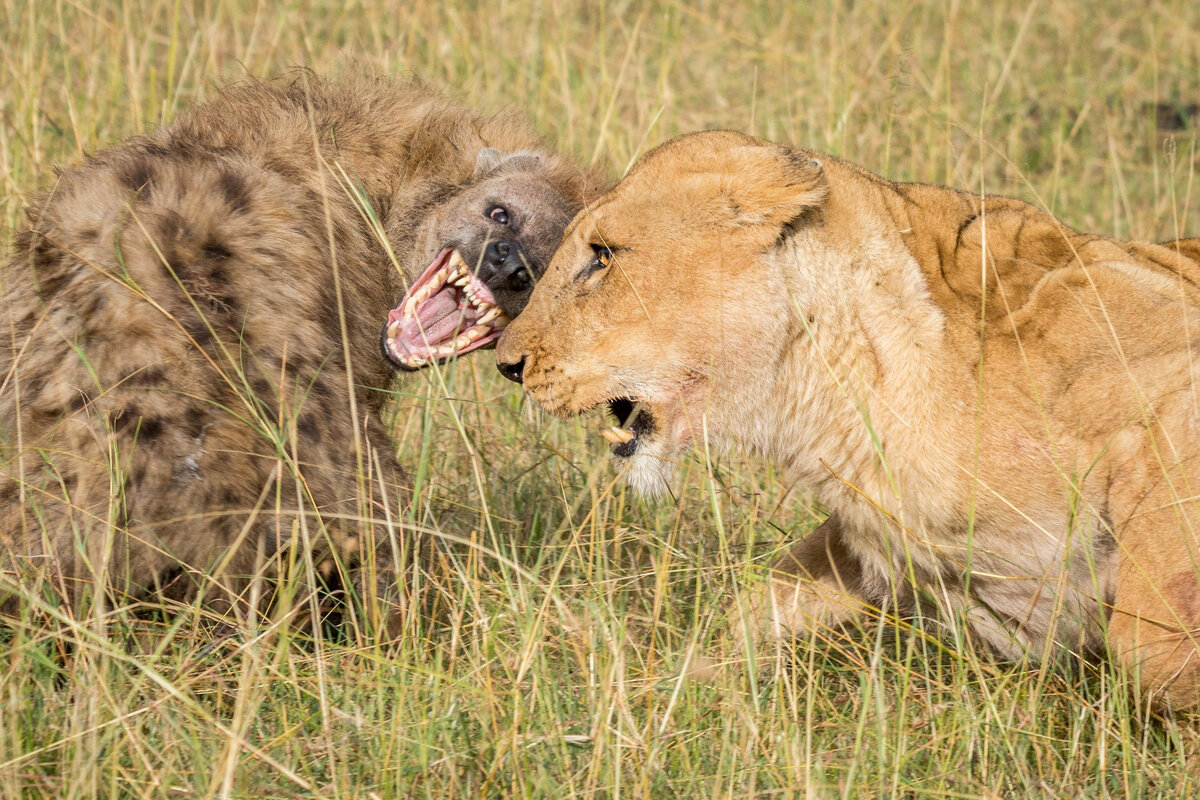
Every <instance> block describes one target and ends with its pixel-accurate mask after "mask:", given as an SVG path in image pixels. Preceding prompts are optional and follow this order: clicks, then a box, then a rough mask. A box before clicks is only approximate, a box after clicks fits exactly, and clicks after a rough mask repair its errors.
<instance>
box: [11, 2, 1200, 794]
mask: <svg viewBox="0 0 1200 800" xmlns="http://www.w3.org/2000/svg"><path fill="white" fill-rule="evenodd" d="M0 42H3V45H2V46H0V182H2V183H0V186H2V189H0V233H2V234H3V238H4V240H5V241H6V242H7V241H9V240H10V239H11V233H12V231H13V229H14V228H15V226H16V224H17V222H18V220H19V219H20V216H21V212H22V207H23V206H24V204H25V203H26V202H27V200H28V198H29V195H30V192H31V191H33V190H35V189H38V188H44V187H45V186H47V185H48V183H49V181H50V180H51V179H52V176H53V168H54V165H55V164H57V163H69V162H72V161H76V160H78V159H79V158H80V157H81V154H82V153H85V152H89V151H94V150H95V149H97V148H99V147H102V146H103V145H105V144H106V143H109V142H112V141H115V140H117V139H119V138H121V137H124V136H127V135H130V134H133V133H136V132H139V131H142V130H144V129H146V128H147V127H149V126H152V125H154V124H157V123H159V122H161V121H163V120H166V119H170V118H171V117H172V116H173V115H174V114H175V113H176V112H177V111H178V110H179V109H180V108H181V107H182V106H183V105H184V104H186V103H189V102H192V101H195V100H198V99H201V98H203V97H204V96H205V95H206V94H208V93H209V92H210V91H211V90H212V88H213V86H215V85H217V84H218V83H220V82H222V81H224V80H229V79H235V78H237V77H238V76H241V75H243V74H246V73H250V74H254V75H269V74H272V73H276V72H279V71H281V70H283V69H285V68H287V67H289V66H292V65H294V64H307V65H309V66H311V67H313V68H314V69H316V70H318V71H321V72H336V71H338V70H339V69H344V68H346V67H347V65H349V64H350V63H351V62H352V61H358V62H360V63H362V64H365V65H368V66H371V67H375V68H379V69H383V70H387V71H393V72H405V71H412V72H416V73H418V74H420V75H422V76H424V77H426V78H427V79H428V80H430V81H432V82H433V83H435V84H438V85H441V86H444V87H448V88H450V89H452V90H453V91H455V92H457V93H458V94H459V95H460V96H461V97H462V98H463V99H464V100H466V101H468V102H471V103H475V104H480V105H484V106H489V107H495V108H498V107H515V108H518V109H521V110H523V111H524V112H525V113H526V114H527V115H528V116H529V117H530V119H531V120H532V121H533V122H534V123H535V124H536V125H537V126H538V127H539V128H540V129H541V130H542V131H544V132H545V133H546V134H547V135H548V136H550V137H551V139H552V140H553V141H554V142H556V143H557V144H558V145H559V146H560V147H562V148H563V149H565V150H568V151H571V152H574V153H576V154H578V156H579V157H580V158H581V159H582V160H584V161H600V162H603V163H605V164H607V165H608V167H609V168H610V169H611V170H612V171H613V172H614V174H619V173H620V172H621V171H622V170H623V169H624V168H625V167H626V166H627V165H628V164H629V163H630V162H631V161H632V160H633V159H635V158H636V157H637V155H638V154H639V153H641V152H644V151H645V150H646V149H647V148H649V147H650V146H653V145H654V144H656V143H658V142H660V141H662V140H663V139H665V138H667V137H669V136H672V135H674V134H676V133H680V132H684V131H688V130H694V129H697V128H707V127H724V128H738V129H743V130H747V131H750V132H752V133H755V134H758V135H760V136H764V137H767V138H773V139H779V140H786V141H792V142H795V143H799V144H804V145H807V146H810V147H813V148H816V149H818V150H824V151H828V152H832V153H835V154H837V155H840V156H843V157H846V158H849V159H851V160H854V161H856V162H858V163H860V164H862V165H864V166H866V167H867V168H869V169H872V170H875V171H878V172H882V173H884V174H886V175H888V176H889V177H892V178H895V179H907V180H921V181H931V182H938V183H948V184H951V185H955V186H961V187H964V188H969V189H972V190H975V191H985V192H988V193H1003V194H1011V195H1016V196H1019V197H1023V198H1025V199H1028V200H1031V201H1033V202H1035V203H1038V204H1039V205H1042V206H1043V207H1045V208H1047V209H1049V210H1051V211H1053V212H1054V213H1056V214H1058V215H1060V216H1061V217H1062V218H1063V219H1064V220H1065V221H1066V222H1067V223H1068V224H1070V225H1072V226H1074V227H1076V228H1080V229H1085V230H1095V231H1099V232H1107V233H1112V234H1115V235H1118V236H1122V237H1127V238H1145V239H1165V238H1173V237H1176V236H1179V235H1185V234H1187V233H1191V234H1192V235H1200V214H1198V212H1197V205H1198V202H1197V190H1196V189H1195V188H1194V186H1193V184H1194V180H1195V172H1196V165H1197V163H1198V158H1197V153H1196V145H1197V141H1196V135H1195V127H1194V125H1195V122H1194V121H1193V122H1192V124H1191V126H1189V127H1186V128H1185V129H1183V130H1163V129H1161V128H1160V122H1166V123H1168V124H1167V125H1166V127H1168V128H1169V127H1172V125H1171V124H1170V123H1171V120H1170V119H1166V118H1168V117H1170V116H1171V114H1170V113H1169V112H1170V111H1171V110H1172V109H1186V107H1187V104H1189V103H1197V102H1200V5H1197V4H1196V3H1195V2H1191V1H1190V0H1176V1H1169V0H1163V1H1161V2H1152V3H1150V4H1148V5H1144V4H1129V3H1116V2H1108V1H1107V0H1106V1H1105V2H1098V3H1097V2H1056V3H1048V2H1042V3H1031V4H1015V3H1014V4H1010V3H994V4H981V3H980V4H977V3H968V2H959V0H946V2H941V3H939V2H932V1H929V0H926V1H924V2H913V3H910V4H907V5H902V4H897V3H892V2H885V1H884V0H854V2H841V0H830V1H828V2H821V3H813V4H811V5H808V4H798V3H794V2H782V1H781V2H761V3H750V2H741V1H740V0H721V1H720V2H699V3H683V2H662V3H653V2H644V3H639V2H621V3H592V4H583V3H572V2H563V1H562V0H547V2H545V3H542V4H532V3H517V2H504V1H501V2H497V3H494V4H479V3H472V2H463V1H462V0H437V1H436V2H434V1H426V0H412V2H407V3H398V2H397V3H391V2H374V1H373V0H350V2H348V3H346V4H345V5H344V6H343V5H341V4H337V3H328V2H312V3H302V2H284V3H272V4H268V3H257V2H250V0H195V1H194V2H192V1H191V0H189V2H182V0H127V2H120V0H112V2H106V1H105V0H92V2H71V1H70V0H57V2H45V1H44V0H0ZM1160 108H1161V109H1165V111H1162V113H1160ZM1160 116H1161V117H1164V119H1163V120H1160V119H1159V117H1160ZM442 377H443V379H444V380H445V381H446V383H445V388H444V389H443V384H442V383H441V381H439V379H438V378H437V377H436V376H434V375H433V374H431V373H428V372H427V373H424V374H422V375H420V376H418V377H415V378H410V379H407V380H404V381H403V382H401V383H400V384H399V386H398V391H397V396H396V402H395V405H394V408H395V414H396V416H395V431H396V441H397V448H398V453H399V455H400V458H401V461H402V462H403V463H404V464H405V465H406V466H407V467H408V468H409V470H410V472H411V473H412V474H413V475H414V476H415V477H416V479H417V481H418V490H419V497H418V501H417V503H416V505H415V510H414V523H415V524H417V525H420V526H424V527H426V528H428V529H430V530H433V531H435V532H437V533H438V534H439V535H441V536H443V537H445V539H446V540H447V541H448V542H453V543H457V547H456V548H455V552H456V553H457V555H456V557H455V559H454V560H452V562H451V563H450V564H449V567H448V568H449V569H450V570H451V572H452V578H453V579H452V580H451V581H449V583H448V585H449V587H450V590H451V591H452V593H453V594H454V595H455V599H454V602H453V603H452V604H451V612H452V613H451V615H450V625H449V626H448V629H446V630H440V631H425V630H420V629H418V630H416V631H414V632H413V634H412V635H411V636H409V637H407V638H406V639H405V640H404V641H403V642H401V643H400V644H399V646H398V647H397V648H396V650H394V651H383V650H380V649H378V648H375V647H373V646H372V645H371V644H370V643H369V642H359V641H357V640H356V639H355V638H354V637H353V636H350V637H348V638H342V639H338V638H324V639H319V640H317V641H311V640H309V639H306V638H305V637H304V636H302V635H301V634H298V633H295V632H293V631H289V630H287V629H283V628H272V627H262V628H258V629H245V630H241V631H238V632H237V634H236V635H232V636H216V635H214V634H211V633H204V632H203V631H206V630H208V628H207V627H206V626H204V625H199V624H197V623H198V622H199V621H200V620H199V617H200V612H199V611H197V610H196V609H182V610H178V609H177V610H173V611H172V612H171V613H168V614H166V615H164V616H163V617H162V618H161V620H160V621H158V622H145V621H142V622H136V623H135V622H133V621H130V622H129V623H128V624H125V625H115V626H100V625H98V624H95V623H94V622H93V621H91V620H84V621H82V622H76V623H69V624H67V623H64V624H62V625H60V626H58V627H57V628H54V629H49V628H47V627H44V626H29V627H26V626H22V625H16V626H13V627H11V628H9V629H7V630H0V648H2V649H0V652H3V654H4V656H5V659H4V660H5V661H7V669H6V670H0V797H4V798H9V797H11V798H17V797H53V798H92V797H112V798H118V797H120V798H124V797H147V798H158V797H239V798H243V797H246V798H249V797H335V798H359V797H363V798H369V797H380V798H386V797H431V798H446V797H455V798H457V797H471V796H512V795H515V796H523V797H573V796H582V797H618V796H622V797H625V796H628V797H681V798H682V797H714V798H715V797H730V798H734V797H736V798H743V797H756V796H761V797H810V796H811V797H847V798H849V797H864V796H871V797H898V796H899V797H946V798H952V797H963V798H976V797H1026V796H1034V797H1062V798H1076V797H1184V796H1189V795H1198V794H1200V778H1198V777H1195V776H1196V775H1197V766H1198V765H1200V741H1198V737H1197V728H1196V727H1195V725H1194V724H1193V723H1188V722H1183V723H1177V722H1174V721H1162V720H1153V719H1149V715H1148V713H1147V712H1146V711H1145V710H1144V709H1143V708H1141V707H1140V706H1139V704H1138V702H1137V701H1136V699H1135V698H1133V697H1131V696H1130V695H1129V694H1128V693H1127V692H1126V691H1124V689H1123V687H1122V685H1121V684H1120V682H1119V680H1118V676H1116V675H1115V674H1114V672H1113V671H1112V670H1111V669H1109V668H1108V667H1106V666H1104V665H1092V666H1089V667H1081V668H1078V669H1067V668H1063V667H1058V668H1046V669H1038V668H1031V667H1025V666H1020V665H1006V664H997V663H993V662H990V661H988V660H987V659H985V658H981V657H979V656H978V655H976V654H974V653H973V652H972V651H971V650H970V649H962V650H956V649H954V648H953V647H947V646H946V645H945V644H943V643H944V642H950V643H951V644H953V642H954V636H953V635H950V636H949V637H941V638H939V637H936V636H933V635H927V634H925V633H923V632H921V631H920V630H912V629H911V627H910V626H905V625H902V626H899V627H898V628H897V627H892V626H881V627H879V628H872V629H869V630H866V631H863V632H862V633H861V634H860V635H858V636H857V637H855V638H854V639H853V641H852V642H851V643H850V644H849V645H847V644H845V643H843V642H839V641H811V642H800V643H797V645H796V646H795V647H794V648H793V650H794V652H792V653H791V654H790V655H789V658H788V659H787V662H788V664H789V666H788V667H787V668H786V669H785V668H784V667H783V666H781V665H782V664H783V662H781V661H778V660H771V659H768V660H765V661H763V662H761V663H758V664H757V665H756V666H755V667H753V668H748V667H747V666H746V664H745V656H746V654H744V653H738V652H734V651H733V650H732V649H731V647H730V645H729V643H728V641H727V640H726V638H725V632H726V631H727V629H728V627H729V625H730V616H729V615H730V610H729V609H730V603H731V602H732V601H733V599H734V597H735V596H736V593H737V586H738V585H739V584H743V583H744V582H745V581H749V580H753V579H754V569H753V566H754V565H757V564H765V563H768V562H769V560H770V557H771V553H772V551H773V550H774V549H776V548H778V547H779V546H781V545H782V544H783V543H784V542H786V541H788V540H789V539H791V538H794V537H796V536H798V535H800V534H801V533H803V532H804V531H806V530H808V529H809V528H811V526H812V525H813V524H814V521H815V520H816V519H818V518H819V517H820V511H819V509H814V508H812V507H810V504H809V501H808V498H806V497H805V496H804V494H803V493H802V491H800V490H799V489H794V487H792V486H791V485H790V484H789V482H788V479H787V477H786V476H785V475H782V474H778V473H777V472H776V471H775V470H774V469H773V468H772V467H771V466H770V465H767V464H763V463H757V462H754V461H751V460H748V459H741V458H725V459H723V460H720V461H718V462H716V463H715V464H706V463H704V462H703V460H702V459H701V458H699V457H695V456H693V457H692V460H691V461H689V463H688V464H687V465H686V469H685V470H684V471H683V473H682V474H681V477H680V479H679V480H678V481H677V483H676V485H675V497H674V498H671V499H668V500H665V501H660V502H654V503H647V502H645V501H642V500H640V499H638V498H635V497H634V496H632V495H631V494H628V493H626V492H625V491H624V490H623V489H622V488H621V487H620V486H619V485H616V484H615V483H614V480H613V476H612V474H611V472H610V470H609V469H608V466H607V464H606V462H605V459H604V457H603V453H604V452H605V449H604V446H603V444H602V442H601V441H600V440H599V437H597V436H595V435H594V434H595V432H596V430H597V429H598V427H599V425H598V423H597V422H596V421H594V420H593V421H587V420H585V421H582V422H578V423H570V424H566V423H561V422H556V421H551V420H547V419H545V418H544V417H542V416H541V415H540V414H539V413H538V412H536V411H534V410H533V409H531V408H530V407H529V406H528V404H526V403H525V402H524V401H523V400H522V398H521V397H520V395H519V394H518V393H517V392H516V391H515V390H514V389H513V387H511V385H508V384H506V383H505V382H504V381H503V380H502V379H501V378H500V377H499V376H498V375H497V374H496V373H495V370H494V369H493V366H492V361H491V358H490V357H489V355H487V354H484V355H482V356H480V357H477V358H474V359H471V360H470V361H468V362H465V363H462V364H459V365H457V367H455V368H454V369H452V370H449V371H447V372H446V373H444V374H443V376H442ZM456 419H457V420H459V421H461V428H460V426H459V425H458V424H457V423H456ZM463 432H465V434H466V435H465V436H464V435H463Z"/></svg>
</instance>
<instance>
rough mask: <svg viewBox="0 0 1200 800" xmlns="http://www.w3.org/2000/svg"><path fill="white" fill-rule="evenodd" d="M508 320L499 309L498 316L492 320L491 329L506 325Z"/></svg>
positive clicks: (498, 328)
mask: <svg viewBox="0 0 1200 800" xmlns="http://www.w3.org/2000/svg"><path fill="white" fill-rule="evenodd" d="M510 321H511V320H509V318H508V317H506V316H505V315H504V312H503V311H501V312H500V316H498V317H496V318H495V319H494V320H492V330H496V331H498V330H500V329H501V328H506V327H508V323H509V322H510Z"/></svg>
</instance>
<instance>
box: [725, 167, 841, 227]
mask: <svg viewBox="0 0 1200 800" xmlns="http://www.w3.org/2000/svg"><path fill="white" fill-rule="evenodd" d="M727 156H728V157H727V158H726V159H724V163H723V165H722V170H721V173H720V178H719V182H720V186H719V190H718V193H719V196H720V197H721V199H722V200H723V201H724V202H725V204H726V206H727V210H728V213H730V214H731V215H732V218H733V222H734V224H736V225H738V226H739V227H744V228H757V229H761V230H762V232H763V233H764V235H767V236H769V237H770V240H774V238H776V237H777V236H778V235H779V231H780V230H781V229H782V228H783V226H784V225H787V224H788V223H789V222H791V221H792V220H794V219H796V218H797V217H799V216H800V215H801V214H804V213H805V212H806V211H809V210H811V209H814V208H817V207H818V206H820V205H821V203H822V202H824V200H825V196H826V194H827V193H828V191H829V185H828V183H827V182H826V179H825V169H824V167H823V165H822V164H821V162H820V160H819V159H816V158H813V157H812V156H810V155H808V154H807V153H804V152H801V151H799V150H793V149H791V148H789V147H783V146H780V145H773V144H762V145H759V144H753V145H739V146H737V147H733V148H730V150H729V152H728V154H727Z"/></svg>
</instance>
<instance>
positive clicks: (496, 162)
mask: <svg viewBox="0 0 1200 800" xmlns="http://www.w3.org/2000/svg"><path fill="white" fill-rule="evenodd" d="M540 158H541V157H540V155H539V154H538V153H535V152H534V151H532V150H517V151H515V152H512V153H505V152H504V151H502V150H497V149H496V148H494V147H484V148H481V149H480V150H479V152H478V153H476V154H475V175H474V176H473V177H472V180H475V179H478V178H482V177H483V176H484V175H487V174H489V173H491V172H493V171H495V170H496V169H497V168H498V167H500V165H502V164H505V163H507V162H509V161H513V160H514V159H527V160H530V161H533V162H537V161H539V160H540Z"/></svg>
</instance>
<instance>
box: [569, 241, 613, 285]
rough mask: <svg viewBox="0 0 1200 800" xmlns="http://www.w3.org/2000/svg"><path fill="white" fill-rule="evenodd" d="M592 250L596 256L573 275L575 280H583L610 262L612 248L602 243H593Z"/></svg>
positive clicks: (607, 265)
mask: <svg viewBox="0 0 1200 800" xmlns="http://www.w3.org/2000/svg"><path fill="white" fill-rule="evenodd" d="M592 252H593V253H595V254H596V257H595V258H593V259H592V260H591V261H589V262H588V265H587V266H586V267H584V268H583V269H581V270H580V271H579V274H578V275H576V276H575V280H583V279H584V278H586V277H587V276H589V275H595V274H596V273H597V272H599V271H600V270H602V269H608V267H609V265H610V264H612V260H613V254H612V250H610V249H608V248H607V247H604V246H603V245H599V244H594V245H592Z"/></svg>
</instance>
